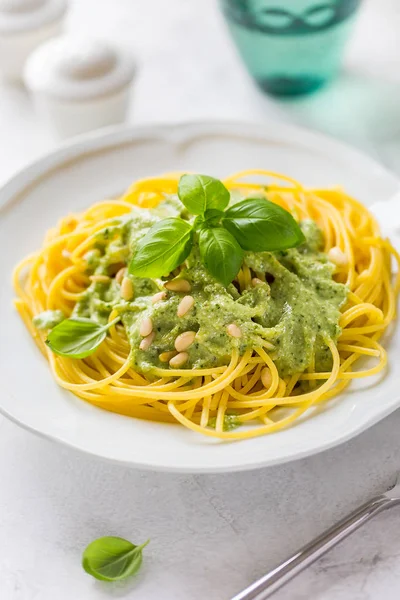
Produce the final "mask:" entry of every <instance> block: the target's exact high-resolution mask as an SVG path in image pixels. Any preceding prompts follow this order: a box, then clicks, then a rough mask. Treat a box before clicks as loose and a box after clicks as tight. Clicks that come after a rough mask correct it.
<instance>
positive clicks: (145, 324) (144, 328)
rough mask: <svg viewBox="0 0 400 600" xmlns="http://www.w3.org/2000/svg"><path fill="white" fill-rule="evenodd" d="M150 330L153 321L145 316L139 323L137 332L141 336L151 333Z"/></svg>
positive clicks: (151, 329)
mask: <svg viewBox="0 0 400 600" xmlns="http://www.w3.org/2000/svg"><path fill="white" fill-rule="evenodd" d="M152 331H153V321H152V320H151V319H150V317H146V318H145V319H143V321H142V322H141V323H140V329H139V333H140V335H141V336H142V337H147V336H148V335H150V334H151V332H152Z"/></svg>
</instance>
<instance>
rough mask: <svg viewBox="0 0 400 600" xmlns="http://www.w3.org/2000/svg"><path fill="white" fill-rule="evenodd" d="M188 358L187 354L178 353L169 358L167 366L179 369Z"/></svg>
mask: <svg viewBox="0 0 400 600" xmlns="http://www.w3.org/2000/svg"><path fill="white" fill-rule="evenodd" d="M188 358H189V354H188V353H187V352H179V354H177V355H176V356H174V357H173V358H171V360H170V361H169V366H170V367H181V366H182V365H184V364H185V362H186V361H187V359H188Z"/></svg>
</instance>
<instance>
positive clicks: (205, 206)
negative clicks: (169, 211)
mask: <svg viewBox="0 0 400 600" xmlns="http://www.w3.org/2000/svg"><path fill="white" fill-rule="evenodd" d="M178 196H179V199H180V201H181V202H182V204H184V205H185V206H186V208H187V209H188V210H189V211H190V212H191V213H192V214H193V215H202V214H204V213H205V212H206V211H207V210H210V209H216V210H224V209H225V208H226V207H227V206H228V204H229V198H230V194H229V192H228V190H227V189H226V187H225V186H224V184H223V183H222V181H220V180H219V179H214V177H209V175H182V177H181V178H180V180H179V185H178Z"/></svg>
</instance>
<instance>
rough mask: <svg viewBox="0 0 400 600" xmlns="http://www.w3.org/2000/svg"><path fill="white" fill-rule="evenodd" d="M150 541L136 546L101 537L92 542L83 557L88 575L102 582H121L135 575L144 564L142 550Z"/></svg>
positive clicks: (116, 539)
mask: <svg viewBox="0 0 400 600" xmlns="http://www.w3.org/2000/svg"><path fill="white" fill-rule="evenodd" d="M149 541H150V540H147V542H145V543H144V544H142V545H141V546H136V545H135V544H132V543H131V542H128V540H124V538H120V537H113V536H107V537H101V538H98V539H97V540H94V541H93V542H91V543H90V544H89V545H88V546H87V548H86V550H85V551H84V553H83V556H82V566H83V568H84V569H85V571H86V573H89V575H92V576H93V577H95V578H96V579H100V580H102V581H120V580H121V579H126V578H127V577H130V576H131V575H135V573H137V572H138V570H139V569H140V565H141V564H142V550H143V548H144V547H145V546H147V544H148V543H149Z"/></svg>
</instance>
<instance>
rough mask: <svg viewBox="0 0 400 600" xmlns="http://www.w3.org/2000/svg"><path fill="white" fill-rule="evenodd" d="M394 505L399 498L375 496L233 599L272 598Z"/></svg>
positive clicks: (259, 599)
mask: <svg viewBox="0 0 400 600" xmlns="http://www.w3.org/2000/svg"><path fill="white" fill-rule="evenodd" d="M395 504H400V500H399V499H391V498H387V497H386V496H384V495H382V496H376V497H375V498H372V500H370V501H369V502H367V503H366V504H364V505H363V506H361V507H360V508H358V509H357V510H355V511H354V512H353V513H351V514H350V515H349V516H347V517H345V518H344V519H343V520H342V521H340V522H339V523H337V524H336V525H334V526H333V527H331V528H330V529H328V530H327V531H326V532H325V533H323V534H322V535H320V536H319V537H318V538H316V539H315V540H314V541H312V542H310V543H309V544H307V545H306V546H304V547H303V548H302V549H301V550H299V551H298V552H296V553H295V554H293V556H291V557H290V558H288V559H287V560H285V561H284V562H283V563H282V564H280V565H279V566H278V567H276V568H275V569H273V570H272V571H270V572H269V573H267V574H266V575H264V576H263V577H261V578H260V579H258V581H256V582H255V583H253V584H252V585H250V586H249V587H248V588H246V589H245V590H243V591H242V592H240V593H239V594H237V595H236V596H234V597H233V598H231V600H265V598H269V597H270V596H271V594H273V593H274V592H276V591H277V590H278V589H279V588H280V587H282V586H283V585H284V584H285V583H287V582H288V581H289V580H290V579H292V577H294V576H295V575H297V574H298V573H300V572H301V571H303V569H305V568H306V567H308V566H309V565H311V564H312V563H313V562H315V561H316V560H317V559H318V558H319V557H320V556H322V555H323V554H325V553H326V552H328V550H330V549H331V548H333V546H336V544H338V543H339V542H341V541H342V540H343V539H344V538H346V537H347V536H348V535H350V534H351V533H353V531H355V530H356V529H358V528H359V527H361V525H363V524H364V523H366V522H367V521H369V520H370V519H372V518H373V517H374V516H375V515H377V514H378V513H380V512H382V511H383V510H386V509H387V508H390V507H391V506H394V505H395Z"/></svg>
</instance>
